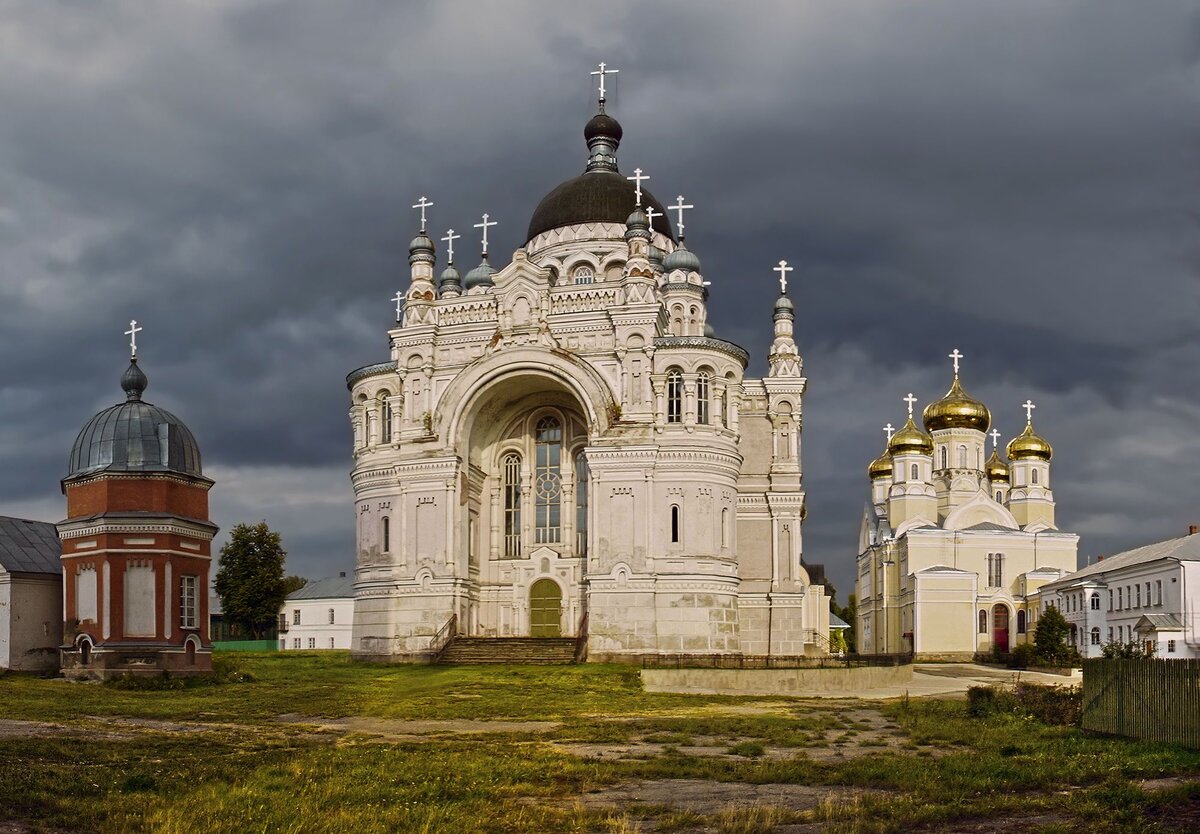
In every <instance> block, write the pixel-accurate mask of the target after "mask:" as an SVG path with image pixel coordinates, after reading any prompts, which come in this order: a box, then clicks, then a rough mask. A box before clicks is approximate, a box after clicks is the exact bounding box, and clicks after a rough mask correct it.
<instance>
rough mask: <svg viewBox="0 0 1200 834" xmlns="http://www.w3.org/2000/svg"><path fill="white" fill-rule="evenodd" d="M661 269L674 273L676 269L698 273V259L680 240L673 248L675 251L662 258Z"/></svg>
mask: <svg viewBox="0 0 1200 834" xmlns="http://www.w3.org/2000/svg"><path fill="white" fill-rule="evenodd" d="M663 269H665V270H666V271H667V272H674V271H675V270H677V269H682V270H683V271H684V272H699V271H700V259H699V258H697V257H696V253H695V252H693V251H692V250H691V249H688V248H687V247H686V246H684V245H683V241H682V240H681V241H679V245H678V246H676V247H675V251H674V252H672V253H671V254H669V255H667V256H666V257H665V258H663Z"/></svg>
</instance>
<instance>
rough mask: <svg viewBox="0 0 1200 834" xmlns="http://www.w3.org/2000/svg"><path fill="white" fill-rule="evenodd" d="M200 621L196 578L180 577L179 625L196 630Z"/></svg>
mask: <svg viewBox="0 0 1200 834" xmlns="http://www.w3.org/2000/svg"><path fill="white" fill-rule="evenodd" d="M197 619H199V617H198V613H197V609H196V577H194V576H181V577H179V625H180V626H181V627H183V628H196V621H197Z"/></svg>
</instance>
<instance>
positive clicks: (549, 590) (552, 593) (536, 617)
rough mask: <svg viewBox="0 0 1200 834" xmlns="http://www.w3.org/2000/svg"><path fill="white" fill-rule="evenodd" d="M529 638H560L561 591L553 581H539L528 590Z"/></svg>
mask: <svg viewBox="0 0 1200 834" xmlns="http://www.w3.org/2000/svg"><path fill="white" fill-rule="evenodd" d="M529 636H530V637H561V636H562V589H561V588H559V587H558V583H557V582H555V581H554V580H553V579H539V580H538V581H537V582H534V583H533V587H532V588H530V589H529Z"/></svg>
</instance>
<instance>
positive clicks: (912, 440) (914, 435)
mask: <svg viewBox="0 0 1200 834" xmlns="http://www.w3.org/2000/svg"><path fill="white" fill-rule="evenodd" d="M888 454H891V455H932V454H933V440H931V439H930V437H929V435H927V434H926V433H925V432H923V431H921V430H920V429H919V428H917V424H916V423H914V422H913V419H912V417H909V418H908V422H906V423H905V424H904V425H903V426H901V428H900V431H898V432H896V433H895V434H893V435H892V439H891V440H889V441H888Z"/></svg>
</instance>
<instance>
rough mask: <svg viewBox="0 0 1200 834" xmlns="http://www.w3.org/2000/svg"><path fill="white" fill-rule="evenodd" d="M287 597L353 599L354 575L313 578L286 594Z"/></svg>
mask: <svg viewBox="0 0 1200 834" xmlns="http://www.w3.org/2000/svg"><path fill="white" fill-rule="evenodd" d="M287 598H288V599H293V600H295V599H353V598H354V577H352V576H330V577H327V578H325V579H315V580H313V581H312V582H309V583H308V584H307V585H305V586H304V587H303V588H301V589H300V590H298V591H292V592H291V593H290V594H288V595H287Z"/></svg>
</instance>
